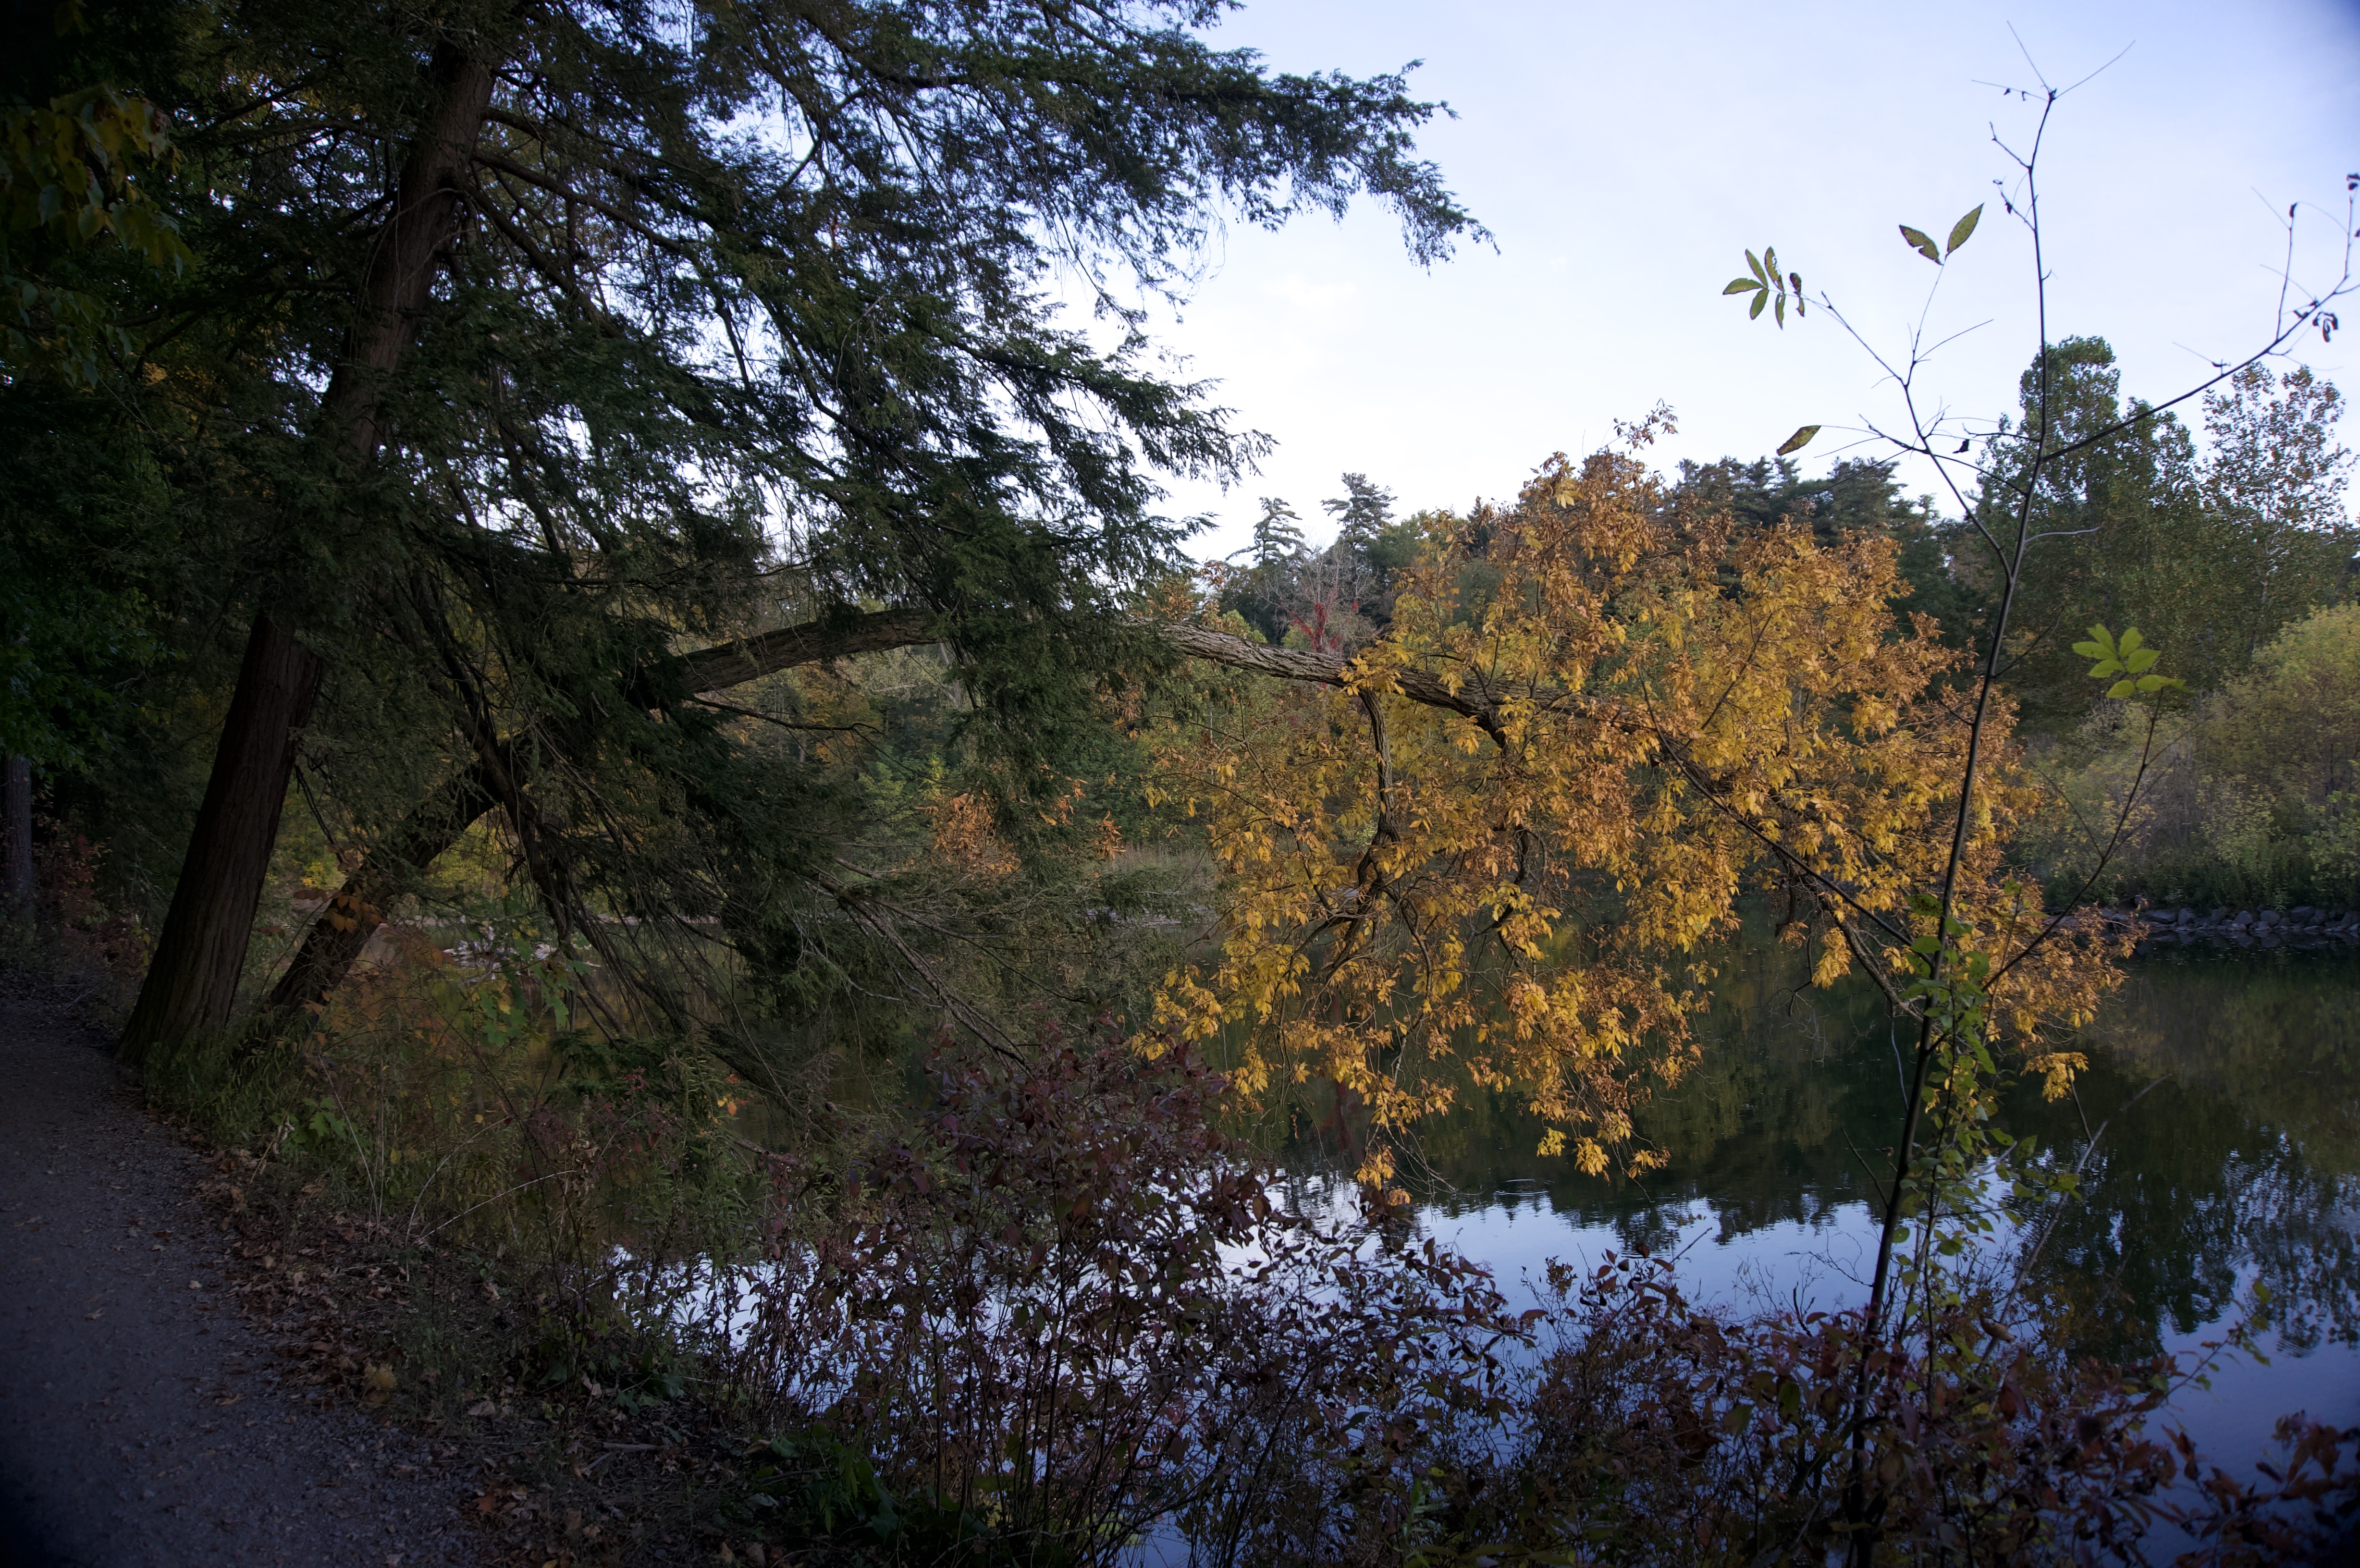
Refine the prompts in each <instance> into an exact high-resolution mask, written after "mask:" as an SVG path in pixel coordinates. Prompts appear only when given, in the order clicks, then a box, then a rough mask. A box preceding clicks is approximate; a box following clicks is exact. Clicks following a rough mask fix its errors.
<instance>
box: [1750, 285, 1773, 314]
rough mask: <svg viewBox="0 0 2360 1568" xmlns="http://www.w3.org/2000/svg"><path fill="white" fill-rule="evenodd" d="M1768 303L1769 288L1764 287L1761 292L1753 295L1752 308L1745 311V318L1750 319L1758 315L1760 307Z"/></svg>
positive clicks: (1760, 310)
mask: <svg viewBox="0 0 2360 1568" xmlns="http://www.w3.org/2000/svg"><path fill="white" fill-rule="evenodd" d="M1768 303H1770V290H1769V289H1764V290H1762V292H1761V293H1759V294H1756V295H1755V296H1754V308H1753V309H1752V310H1748V311H1746V312H1745V319H1746V320H1747V321H1752V320H1753V319H1754V317H1756V316H1758V315H1760V314H1761V313H1762V307H1763V306H1765V305H1767V304H1768Z"/></svg>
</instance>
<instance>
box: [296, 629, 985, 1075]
mask: <svg viewBox="0 0 2360 1568" xmlns="http://www.w3.org/2000/svg"><path fill="white" fill-rule="evenodd" d="M938 635H939V634H938V633H936V632H935V631H934V616H933V615H930V614H928V613H927V612H925V611H923V610H914V609H900V610H870V611H867V612H865V613H862V614H859V615H841V616H836V617H823V618H820V619H817V620H812V621H805V622H803V623H802V624H801V625H798V626H781V627H779V628H777V629H776V630H773V631H768V632H762V633H759V634H758V635H756V636H754V637H741V638H739V639H737V641H735V642H728V643H723V644H721V645H719V646H718V647H715V648H699V649H697V650H696V651H695V652H694V653H687V654H681V655H678V656H676V657H675V658H673V659H671V660H670V661H668V663H667V664H666V665H665V666H663V667H661V668H659V669H657V670H652V671H650V672H649V673H648V675H647V676H646V677H644V678H643V679H642V681H640V683H639V688H638V689H636V690H634V691H632V692H631V694H630V696H631V701H632V702H638V703H642V704H644V705H647V706H650V707H652V706H656V705H658V704H659V703H660V702H662V701H664V700H665V698H666V695H667V694H670V693H677V694H679V695H684V696H690V697H694V696H696V695H698V694H699V693H702V692H705V691H727V690H728V689H729V688H730V687H732V686H738V685H742V684H744V683H745V682H747V681H759V680H760V679H761V678H762V677H763V676H765V675H769V674H771V673H773V672H774V671H777V670H787V669H792V668H793V667H795V666H797V665H803V664H814V663H817V662H819V661H820V660H822V659H848V658H850V657H852V656H853V655H855V654H860V653H875V652H879V651H881V650H883V649H886V648H912V647H915V646H917V645H919V644H922V643H926V642H932V641H934V640H935V639H936V637H938ZM503 772H506V773H509V774H510V777H509V778H508V779H507V781H506V786H507V789H508V790H510V791H521V790H522V789H523V788H524V787H525V783H526V781H525V780H524V779H520V778H516V777H514V776H513V765H512V764H510V765H508V766H506V767H503V768H499V769H495V768H494V767H493V766H492V763H491V762H490V761H489V760H486V759H485V758H481V757H479V758H477V760H476V761H475V763H473V764H472V765H471V766H469V767H468V768H465V769H464V770H463V771H461V772H460V773H458V774H457V775H455V776H453V778H452V779H450V780H449V782H447V783H445V784H444V785H443V787H442V788H441V789H438V790H436V791H435V792H434V793H433V794H432V795H431V796H429V797H428V798H427V799H426V800H424V801H422V802H421V803H420V804H419V806H418V808H417V809H416V810H414V811H411V812H410V815H409V816H408V817H406V818H405V819H403V820H402V822H399V824H397V825H396V827H395V828H394V830H393V832H392V833H389V834H388V835H387V837H386V838H385V839H384V840H383V841H382V842H381V843H379V844H377V846H376V847H374V848H372V849H371V850H370V851H369V852H368V854H367V855H365V856H363V857H362V860H361V863H360V865H359V866H356V867H355V868H354V870H353V872H352V874H351V875H350V876H349V877H345V878H344V886H343V887H340V888H338V889H337V890H336V894H335V896H334V897H333V898H330V899H329V900H328V903H327V907H326V908H324V909H322V910H321V911H320V913H319V915H318V916H317V917H316V918H315V919H314V920H312V922H311V930H310V931H306V932H304V933H303V942H302V944H301V945H300V947H298V948H297V949H296V952H295V957H294V960H293V961H292V962H291V963H290V964H288V966H287V972H286V973H285V974H284V975H281V976H279V984H278V985H274V986H273V987H271V991H270V996H269V998H268V1001H267V1002H265V1004H264V1007H263V1015H262V1017H261V1018H258V1019H257V1022H256V1029H255V1034H256V1038H257V1040H267V1039H270V1038H274V1037H279V1036H283V1035H285V1034H287V1033H288V1032H290V1030H292V1029H294V1028H295V1027H296V1026H297V1025H298V1024H300V1022H301V1021H302V1015H303V1012H304V1010H305V1009H306V1008H307V1007H311V1005H312V1004H313V1003H317V1002H323V1001H325V1000H326V999H327V998H328V996H329V995H330V994H331V993H333V991H334V990H335V988H336V987H337V986H338V985H342V984H344V976H345V975H348V974H350V973H351V972H352V967H353V965H354V964H355V962H357V961H358V960H359V958H360V955H361V952H362V950H363V949H365V948H366V947H367V946H368V943H369V938H371V937H372V936H374V935H376V934H377V927H378V926H379V925H381V924H383V923H384V920H385V912H386V910H387V909H389V908H390V907H391V906H392V904H393V902H394V900H395V899H396V898H399V897H400V896H401V895H402V894H403V893H406V892H408V891H409V890H410V887H411V886H412V885H413V884H414V883H415V882H416V880H417V878H418V877H421V876H423V875H424V874H425V872H426V871H427V869H428V868H429V867H430V866H432V865H433V864H434V862H435V860H436V858H437V857H439V856H440V855H443V852H444V851H446V850H448V849H449V848H450V847H451V846H452V845H453V844H457V843H458V842H459V839H460V836H461V835H462V834H464V833H465V832H466V831H467V830H468V829H469V828H471V827H473V826H474V825H475V822H477V821H478V820H479V819H481V818H482V817H483V816H484V815H485V814H486V813H487V812H489V811H492V810H493V808H494V807H496V806H502V805H505V804H507V802H506V801H504V800H502V798H501V791H502V779H501V778H500V777H499V774H500V773H503Z"/></svg>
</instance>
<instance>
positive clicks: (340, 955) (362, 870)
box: [257, 764, 497, 1037]
mask: <svg viewBox="0 0 2360 1568" xmlns="http://www.w3.org/2000/svg"><path fill="white" fill-rule="evenodd" d="M495 804H497V802H496V801H495V800H494V799H493V796H492V791H491V789H490V787H489V784H488V782H487V781H486V779H485V777H484V768H483V767H482V766H481V765H480V764H478V765H477V766H475V767H474V768H469V769H468V770H467V771H466V772H464V773H463V774H461V775H460V776H459V777H458V778H457V779H453V780H452V781H451V783H450V784H449V785H447V786H445V787H444V788H443V789H440V790H438V791H436V793H435V795H434V797H433V799H432V800H430V801H429V802H428V803H427V805H426V807H425V808H424V809H422V810H421V811H415V812H412V813H411V814H410V818H409V820H408V821H406V822H403V823H402V824H401V826H400V828H399V830H397V831H396V833H394V835H393V837H392V838H390V839H388V841H386V842H385V843H383V844H378V845H377V847H376V848H374V849H372V850H370V851H369V852H368V854H367V855H364V856H363V857H362V859H361V863H360V865H359V866H357V867H356V868H355V870H354V872H353V874H352V875H351V876H350V877H346V878H345V879H344V886H343V887H340V888H338V889H337V891H336V896H335V897H334V898H331V899H329V900H328V907H327V908H326V909H322V910H321V911H320V913H319V916H318V918H317V919H315V920H313V921H312V922H311V930H310V931H306V932H305V933H304V934H303V945H302V946H301V947H300V948H298V949H296V950H295V958H294V961H293V962H292V963H290V964H288V965H287V973H286V974H284V975H280V976H279V984H278V985H274V986H272V987H271V988H270V997H269V1000H268V1001H267V1002H266V1003H264V1004H263V1013H264V1016H263V1018H262V1019H261V1020H260V1022H259V1025H258V1027H257V1036H258V1037H268V1036H274V1035H279V1034H283V1033H285V1032H287V1031H288V1030H290V1029H291V1028H292V1027H293V1026H294V1025H295V1024H296V1023H298V1022H299V1021H300V1014H301V1013H302V1011H303V1009H304V1008H305V1007H309V1006H311V1004H312V1003H314V1002H322V1001H325V1000H326V999H327V996H328V994H329V993H330V992H331V991H333V990H334V989H335V988H336V986H337V985H339V984H341V983H342V982H343V980H344V976H345V975H347V974H349V973H350V972H351V970H352V967H353V964H354V963H355V961H356V960H358V959H359V957H360V955H361V950H362V949H363V948H365V947H366V946H368V942H369V938H370V937H372V936H374V935H376V934H377V927H378V926H380V925H382V924H384V922H385V909H386V906H387V905H388V904H390V903H392V902H393V900H394V899H395V898H399V897H400V896H401V895H402V894H403V893H404V892H406V891H408V890H409V885H410V881H411V880H412V879H413V878H414V877H419V876H421V875H422V874H423V873H424V872H425V871H426V869H427V867H429V866H432V865H433V864H434V862H435V859H436V858H437V857H438V856H440V855H442V853H443V851H444V850H446V849H448V848H450V847H451V846H452V845H453V844H456V843H458V842H459V835H460V834H462V833H465V832H466V831H467V830H468V829H469V828H470V827H473V826H474V825H475V819H476V818H478V817H480V816H482V815H483V814H484V813H485V812H486V811H490V810H491V809H492V807H493V806H494V805H495Z"/></svg>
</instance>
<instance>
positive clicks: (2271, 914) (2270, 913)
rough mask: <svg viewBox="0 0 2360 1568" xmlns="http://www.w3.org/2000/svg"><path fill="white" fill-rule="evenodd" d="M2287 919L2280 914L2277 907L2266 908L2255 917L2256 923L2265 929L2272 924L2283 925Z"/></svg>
mask: <svg viewBox="0 0 2360 1568" xmlns="http://www.w3.org/2000/svg"><path fill="white" fill-rule="evenodd" d="M2285 921H2286V917H2285V916H2284V915H2282V914H2279V913H2278V911H2277V910H2276V909H2264V910H2263V911H2262V912H2261V913H2260V914H2258V915H2256V916H2255V917H2254V923H2255V924H2256V925H2257V926H2260V927H2262V928H2264V929H2265V930H2267V929H2268V928H2269V927H2271V926H2276V925H2282V924H2284V923H2285Z"/></svg>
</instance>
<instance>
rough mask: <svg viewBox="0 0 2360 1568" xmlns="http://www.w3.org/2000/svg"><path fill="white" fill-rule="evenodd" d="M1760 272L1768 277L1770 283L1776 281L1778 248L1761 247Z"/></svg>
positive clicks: (1770, 246)
mask: <svg viewBox="0 0 2360 1568" xmlns="http://www.w3.org/2000/svg"><path fill="white" fill-rule="evenodd" d="M1762 270H1763V271H1764V272H1765V273H1767V274H1768V275H1769V278H1770V281H1771V282H1772V283H1774V284H1775V283H1776V282H1777V281H1778V247H1777V246H1776V245H1764V246H1763V247H1762Z"/></svg>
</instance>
